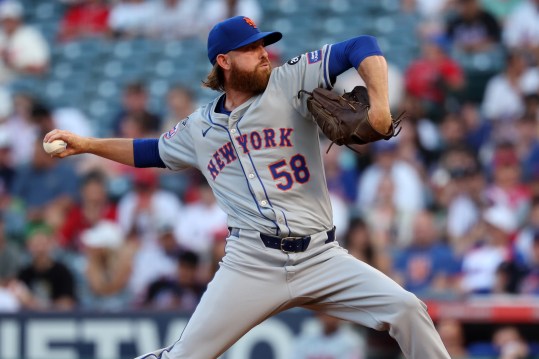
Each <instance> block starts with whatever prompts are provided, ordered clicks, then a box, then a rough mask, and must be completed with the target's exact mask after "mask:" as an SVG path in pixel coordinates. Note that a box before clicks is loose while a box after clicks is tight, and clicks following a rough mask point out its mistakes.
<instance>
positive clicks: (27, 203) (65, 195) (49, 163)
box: [13, 137, 78, 228]
mask: <svg viewBox="0 0 539 359" xmlns="http://www.w3.org/2000/svg"><path fill="white" fill-rule="evenodd" d="M77 195H78V177H77V174H76V173H75V171H74V170H73V167H72V166H71V162H69V161H60V160H58V159H57V158H55V157H52V156H50V155H48V154H47V153H46V152H45V151H44V150H43V144H42V139H41V137H40V138H36V140H35V141H34V157H33V159H32V162H31V163H30V164H28V165H25V166H22V167H20V168H18V169H17V174H16V177H15V182H14V186H13V197H15V198H16V199H18V200H20V201H21V202H22V204H23V206H24V208H25V209H26V214H27V215H26V219H27V220H28V221H29V222H33V221H43V220H45V221H46V222H47V223H49V224H50V225H53V226H54V227H55V228H58V226H60V225H61V224H62V222H63V220H64V216H65V214H66V213H67V211H68V210H69V209H70V208H71V206H72V204H73V203H74V201H75V199H76V198H77Z"/></svg>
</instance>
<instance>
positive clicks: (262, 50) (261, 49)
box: [257, 45, 268, 58]
mask: <svg viewBox="0 0 539 359" xmlns="http://www.w3.org/2000/svg"><path fill="white" fill-rule="evenodd" d="M257 50H258V52H259V53H260V58H264V57H266V58H267V57H268V52H267V51H266V48H265V47H264V45H259V46H258V48H257Z"/></svg>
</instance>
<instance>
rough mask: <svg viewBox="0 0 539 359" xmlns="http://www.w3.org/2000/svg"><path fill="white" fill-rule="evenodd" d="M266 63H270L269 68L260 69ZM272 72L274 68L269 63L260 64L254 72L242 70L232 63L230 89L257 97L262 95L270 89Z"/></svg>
mask: <svg viewBox="0 0 539 359" xmlns="http://www.w3.org/2000/svg"><path fill="white" fill-rule="evenodd" d="M265 63H268V64H269V67H264V68H263V67H260V66H261V65H262V64H265ZM271 70H272V68H271V64H270V63H269V62H262V63H260V64H259V65H258V66H257V67H256V68H255V69H254V70H252V71H246V70H242V69H240V68H239V67H237V66H236V64H234V63H232V66H231V68H230V88H232V89H234V90H236V91H241V92H249V93H253V94H255V95H258V94H261V93H262V92H264V90H265V89H266V87H268V82H269V78H270V75H271Z"/></svg>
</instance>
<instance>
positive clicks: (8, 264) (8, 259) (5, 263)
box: [0, 214, 22, 281]
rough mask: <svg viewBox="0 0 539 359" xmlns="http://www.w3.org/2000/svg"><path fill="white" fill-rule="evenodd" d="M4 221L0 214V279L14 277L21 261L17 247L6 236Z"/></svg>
mask: <svg viewBox="0 0 539 359" xmlns="http://www.w3.org/2000/svg"><path fill="white" fill-rule="evenodd" d="M4 221H5V219H4V215H3V214H0V281H2V279H4V280H5V279H8V278H14V277H15V275H16V274H17V271H18V269H19V267H20V265H21V263H22V257H21V253H20V251H19V249H18V248H17V247H16V246H15V245H14V244H13V243H11V242H10V240H9V238H8V237H7V236H6V232H5V224H4Z"/></svg>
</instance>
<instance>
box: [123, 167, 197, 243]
mask: <svg viewBox="0 0 539 359" xmlns="http://www.w3.org/2000/svg"><path fill="white" fill-rule="evenodd" d="M133 176H134V177H133V187H132V189H131V191H129V192H128V193H126V194H125V195H124V196H123V197H122V198H121V199H120V201H119V202H118V221H119V223H120V226H121V227H122V229H123V231H124V233H126V234H135V235H136V236H138V237H139V238H140V240H141V241H142V242H144V243H148V244H151V245H156V244H157V240H158V226H159V225H161V224H163V223H176V221H177V220H176V219H177V218H178V216H179V215H180V211H181V209H182V205H181V202H180V200H179V199H178V198H177V197H176V196H175V195H174V194H173V193H170V192H167V191H164V190H162V189H160V188H159V177H158V174H157V172H156V170H155V169H152V168H141V169H137V170H136V171H134V172H133ZM195 238H196V237H195ZM197 239H198V238H197Z"/></svg>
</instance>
